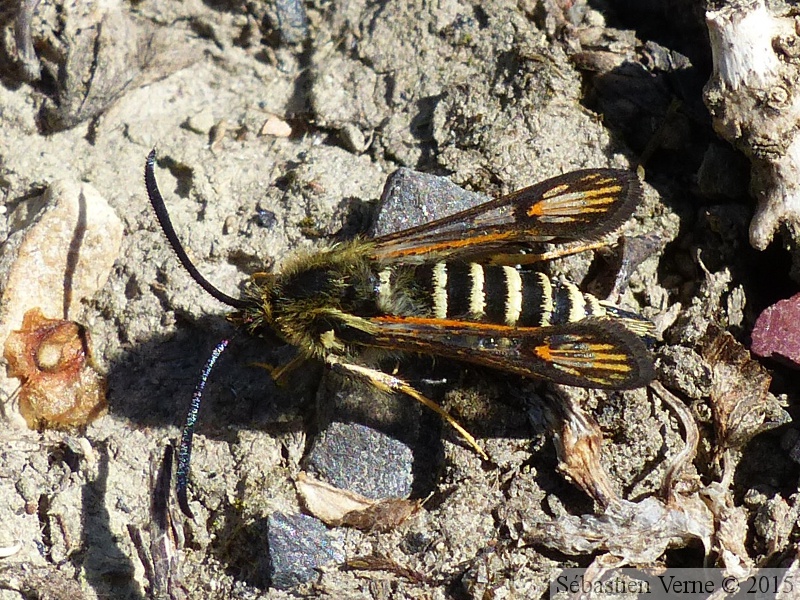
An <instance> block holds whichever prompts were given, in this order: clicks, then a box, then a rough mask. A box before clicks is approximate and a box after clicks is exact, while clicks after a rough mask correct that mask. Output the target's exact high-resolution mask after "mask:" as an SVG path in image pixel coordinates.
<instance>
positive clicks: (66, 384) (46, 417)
mask: <svg viewBox="0 0 800 600" xmlns="http://www.w3.org/2000/svg"><path fill="white" fill-rule="evenodd" d="M3 356H4V357H5V359H6V361H8V375H9V376H10V377H17V378H19V379H20V380H22V386H21V388H20V390H19V411H20V414H22V416H23V417H24V419H25V421H26V423H27V424H28V427H30V428H31V429H35V428H37V427H39V426H44V427H54V428H68V427H76V426H80V425H85V424H86V423H88V422H90V421H92V420H94V419H96V418H97V417H99V416H100V415H102V414H104V413H105V411H106V408H107V405H106V396H105V393H106V384H105V380H104V379H103V378H102V377H101V376H100V374H99V373H98V372H97V371H96V370H95V369H94V365H93V363H92V340H91V336H90V335H89V332H88V331H87V330H86V329H85V328H84V327H83V326H82V325H79V324H78V323H75V322H73V321H63V320H61V319H48V318H46V317H45V316H44V315H43V314H42V311H41V310H40V309H39V308H32V309H31V310H29V311H28V312H26V313H25V316H24V318H23V321H22V328H21V329H20V330H19V331H12V332H11V334H10V335H9V336H8V339H7V340H6V343H5V349H4V353H3Z"/></svg>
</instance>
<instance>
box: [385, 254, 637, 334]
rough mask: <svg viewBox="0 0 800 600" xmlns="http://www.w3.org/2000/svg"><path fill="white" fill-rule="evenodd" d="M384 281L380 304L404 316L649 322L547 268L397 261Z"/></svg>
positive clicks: (525, 322) (527, 323) (517, 322)
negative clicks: (551, 274)
mask: <svg viewBox="0 0 800 600" xmlns="http://www.w3.org/2000/svg"><path fill="white" fill-rule="evenodd" d="M379 280H380V283H379V285H378V289H377V292H378V306H379V308H380V309H381V310H382V311H383V312H386V313H388V314H397V315H400V316H412V315H413V316H427V317H432V318H436V319H451V320H468V321H481V322H485V323H495V324H502V325H508V326H511V327H544V326H548V325H559V324H563V323H570V322H575V321H580V320H582V319H589V318H601V317H621V318H624V319H625V320H626V321H627V320H633V321H642V322H643V323H648V322H647V321H646V320H644V319H643V318H642V317H639V316H638V315H634V314H631V313H628V312H626V311H622V310H620V309H618V308H616V307H614V306H610V305H607V304H604V303H601V302H600V301H599V300H598V299H597V298H595V297H594V296H592V295H591V294H584V293H582V292H581V291H580V290H579V289H578V287H577V286H576V285H574V284H572V283H568V282H565V283H556V282H553V281H551V280H550V279H549V278H548V277H547V276H546V275H544V274H543V273H537V272H533V271H524V270H519V269H517V268H515V267H504V266H487V265H480V264H477V263H467V262H438V263H432V264H426V265H420V266H407V265H395V266H391V267H387V268H385V269H383V271H381V272H380V273H379ZM644 329H646V327H645V328H644ZM642 334H643V335H644V331H643V332H642Z"/></svg>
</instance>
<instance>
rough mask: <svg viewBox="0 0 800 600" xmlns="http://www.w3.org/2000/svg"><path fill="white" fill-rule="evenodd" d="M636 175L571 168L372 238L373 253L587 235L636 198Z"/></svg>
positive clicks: (603, 228)
mask: <svg viewBox="0 0 800 600" xmlns="http://www.w3.org/2000/svg"><path fill="white" fill-rule="evenodd" d="M642 195H643V192H642V185H641V183H640V181H639V178H638V177H637V175H636V174H635V173H633V172H631V171H624V170H620V169H585V170H581V171H572V172H570V173H565V174H563V175H559V176H558V177H553V178H551V179H548V180H546V181H542V182H540V183H537V184H535V185H532V186H530V187H527V188H524V189H521V190H518V191H516V192H512V193H511V194H508V195H506V196H502V197H500V198H497V199H495V200H491V201H489V202H486V203H484V204H480V205H478V206H475V207H473V208H470V209H467V210H464V211H461V212H458V213H455V214H453V215H450V216H447V217H443V218H441V219H438V220H435V221H431V222H430V223H424V224H422V225H418V226H417V227H412V228H410V229H406V230H403V231H399V232H397V233H393V234H390V235H386V236H382V237H379V238H376V239H375V244H376V246H375V249H374V251H373V254H374V256H375V257H376V258H378V259H403V258H406V259H412V260H413V259H415V258H416V259H420V258H422V259H424V258H426V257H430V256H437V257H442V258H445V257H449V258H452V257H459V256H460V257H463V256H469V255H478V254H486V253H490V252H495V251H499V250H501V249H502V248H503V247H507V246H510V245H514V244H526V243H536V242H551V241H552V242H558V241H562V242H568V241H575V240H582V241H585V240H592V239H597V238H600V237H602V236H603V235H605V234H607V233H610V232H611V231H614V230H615V229H616V228H617V227H619V226H620V225H621V224H622V223H623V222H625V221H626V220H627V219H628V218H629V217H630V216H631V215H632V214H633V212H634V210H636V207H637V206H638V205H639V203H640V202H641V199H642Z"/></svg>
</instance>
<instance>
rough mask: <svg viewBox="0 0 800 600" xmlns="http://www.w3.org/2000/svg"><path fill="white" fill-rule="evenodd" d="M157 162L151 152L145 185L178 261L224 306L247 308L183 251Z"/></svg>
mask: <svg viewBox="0 0 800 600" xmlns="http://www.w3.org/2000/svg"><path fill="white" fill-rule="evenodd" d="M155 162H156V151H155V150H151V151H150V154H148V155H147V162H146V163H145V166H144V183H145V186H146V187H147V196H148V197H149V198H150V204H151V205H152V207H153V210H154V211H155V212H156V218H157V219H158V223H159V224H160V225H161V230H162V231H163V232H164V235H166V236H167V241H168V242H169V245H170V246H172V249H173V250H174V251H175V254H176V255H177V256H178V260H179V261H181V264H182V265H183V268H184V269H186V272H187V273H189V275H190V276H191V278H192V279H194V280H195V281H196V282H197V284H198V285H199V286H200V287H201V288H203V289H204V290H205V291H206V292H208V293H209V294H211V295H212V296H213V297H214V298H216V299H217V300H219V301H220V302H222V303H223V304H227V305H228V306H232V307H233V308H238V309H243V308H247V306H248V303H247V302H245V301H244V300H242V299H241V298H234V297H232V296H229V295H228V294H226V293H225V292H223V291H222V290H220V289H219V288H216V287H215V286H214V285H213V284H212V283H211V282H210V281H208V279H206V278H205V277H203V276H202V275H201V274H200V271H198V270H197V267H195V266H194V264H192V261H191V260H190V259H189V255H188V254H186V250H184V249H183V246H182V245H181V242H180V240H179V239H178V235H177V234H176V233H175V228H174V227H173V226H172V221H170V219H169V213H168V212H167V206H166V204H165V203H164V198H162V196H161V192H159V191H158V184H157V183H156V174H155Z"/></svg>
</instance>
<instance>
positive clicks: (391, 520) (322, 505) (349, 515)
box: [295, 472, 422, 531]
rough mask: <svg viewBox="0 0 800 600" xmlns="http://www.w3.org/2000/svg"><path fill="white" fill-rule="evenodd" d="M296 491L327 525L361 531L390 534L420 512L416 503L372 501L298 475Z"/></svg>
mask: <svg viewBox="0 0 800 600" xmlns="http://www.w3.org/2000/svg"><path fill="white" fill-rule="evenodd" d="M295 485H296V486H297V491H298V493H299V494H300V497H301V498H302V499H303V503H304V504H305V506H306V508H307V509H308V511H309V512H310V513H311V514H312V515H314V516H315V517H317V518H318V519H320V520H321V521H323V522H324V523H326V524H328V525H332V526H334V527H340V526H346V527H355V528H357V529H361V530H364V531H389V530H391V529H394V528H395V527H397V526H399V525H400V524H402V523H403V522H404V521H405V520H406V519H408V518H409V517H410V516H412V515H414V514H416V513H417V511H419V508H420V506H421V505H422V503H421V502H420V501H418V500H405V499H402V498H384V499H381V500H372V499H370V498H367V497H365V496H362V495H361V494H357V493H355V492H351V491H349V490H343V489H340V488H337V487H335V486H333V485H330V484H328V483H325V482H324V481H320V480H318V479H315V478H313V477H311V476H309V475H308V474H307V473H305V472H300V473H299V474H298V475H297V478H296V480H295Z"/></svg>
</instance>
